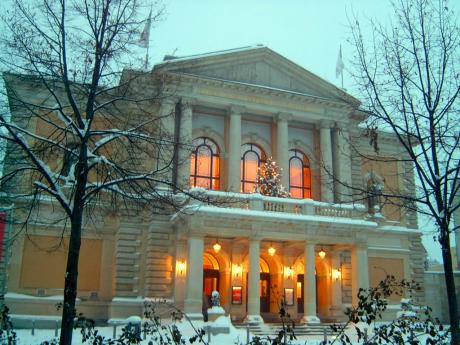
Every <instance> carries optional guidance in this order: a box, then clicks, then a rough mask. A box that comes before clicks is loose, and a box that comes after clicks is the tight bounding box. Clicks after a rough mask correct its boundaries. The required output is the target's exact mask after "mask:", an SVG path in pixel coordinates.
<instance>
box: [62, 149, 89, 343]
mask: <svg viewBox="0 0 460 345" xmlns="http://www.w3.org/2000/svg"><path fill="white" fill-rule="evenodd" d="M87 162H88V157H87V149H86V144H83V145H82V146H81V148H80V161H79V163H78V164H77V166H76V176H77V181H76V184H75V187H76V188H75V195H74V198H73V205H74V207H73V211H72V215H71V219H70V220H71V228H70V241H69V254H68V255H67V267H66V273H65V284H64V306H63V309H62V321H61V339H60V342H59V344H60V345H71V344H72V333H73V324H74V319H75V315H76V309H75V301H76V299H77V279H78V260H79V257H80V246H81V228H82V223H83V209H84V207H85V202H84V193H85V187H86V182H87V180H88V172H87V171H88V169H87Z"/></svg>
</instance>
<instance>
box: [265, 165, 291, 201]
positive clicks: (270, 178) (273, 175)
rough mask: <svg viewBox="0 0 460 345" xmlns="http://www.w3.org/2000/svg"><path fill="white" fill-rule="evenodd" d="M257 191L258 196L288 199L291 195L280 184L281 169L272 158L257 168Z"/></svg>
mask: <svg viewBox="0 0 460 345" xmlns="http://www.w3.org/2000/svg"><path fill="white" fill-rule="evenodd" d="M257 182H258V190H259V192H260V194H263V195H268V196H275V197H278V198H288V197H290V196H291V195H290V194H289V192H287V191H286V190H285V189H284V187H283V185H282V184H281V169H280V168H279V167H278V165H277V164H276V162H275V161H274V160H273V159H272V157H270V158H268V159H267V161H266V162H265V164H263V165H262V166H261V167H260V168H259V177H258V181H257Z"/></svg>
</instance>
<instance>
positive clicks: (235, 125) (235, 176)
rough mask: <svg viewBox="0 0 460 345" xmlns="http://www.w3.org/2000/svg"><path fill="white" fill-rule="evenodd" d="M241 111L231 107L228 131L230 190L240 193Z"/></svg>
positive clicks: (228, 176)
mask: <svg viewBox="0 0 460 345" xmlns="http://www.w3.org/2000/svg"><path fill="white" fill-rule="evenodd" d="M241 112H242V109H240V108H235V107H232V108H231V109H230V126H229V127H230V128H229V132H228V164H227V166H228V174H227V178H228V190H229V191H231V192H236V193H239V191H240V186H241Z"/></svg>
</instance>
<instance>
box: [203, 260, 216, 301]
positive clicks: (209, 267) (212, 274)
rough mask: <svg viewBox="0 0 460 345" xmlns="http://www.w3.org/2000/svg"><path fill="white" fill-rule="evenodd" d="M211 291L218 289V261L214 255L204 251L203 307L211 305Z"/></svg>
mask: <svg viewBox="0 0 460 345" xmlns="http://www.w3.org/2000/svg"><path fill="white" fill-rule="evenodd" d="M213 291H219V263H218V262H217V260H216V258H215V257H214V256H212V255H211V254H208V253H205V254H204V255H203V299H204V301H203V308H205V309H207V308H209V307H211V295H212V292H213ZM219 293H220V291H219Z"/></svg>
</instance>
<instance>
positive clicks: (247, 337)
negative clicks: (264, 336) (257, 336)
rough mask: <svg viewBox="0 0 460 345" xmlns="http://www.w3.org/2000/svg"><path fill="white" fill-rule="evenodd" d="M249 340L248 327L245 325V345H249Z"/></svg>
mask: <svg viewBox="0 0 460 345" xmlns="http://www.w3.org/2000/svg"><path fill="white" fill-rule="evenodd" d="M250 340H251V339H249V325H246V344H249V342H250Z"/></svg>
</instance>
